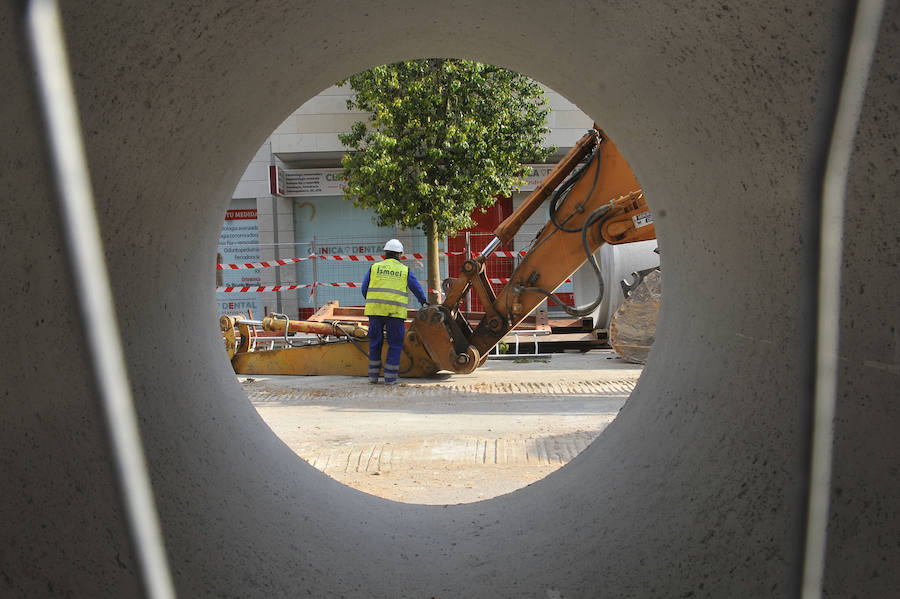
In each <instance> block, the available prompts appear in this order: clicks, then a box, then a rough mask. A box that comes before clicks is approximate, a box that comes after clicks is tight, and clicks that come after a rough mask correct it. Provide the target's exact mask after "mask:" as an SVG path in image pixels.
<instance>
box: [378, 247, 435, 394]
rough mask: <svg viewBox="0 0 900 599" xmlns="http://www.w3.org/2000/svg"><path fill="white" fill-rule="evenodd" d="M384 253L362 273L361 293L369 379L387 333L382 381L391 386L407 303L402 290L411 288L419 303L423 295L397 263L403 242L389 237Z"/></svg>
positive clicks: (403, 331)
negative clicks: (365, 324)
mask: <svg viewBox="0 0 900 599" xmlns="http://www.w3.org/2000/svg"><path fill="white" fill-rule="evenodd" d="M384 254H385V259H384V260H382V261H381V262H376V263H375V264H373V265H372V267H371V268H370V269H369V271H368V272H367V273H366V276H365V278H364V279H363V282H362V294H363V297H365V298H366V310H365V312H366V316H368V317H369V382H370V383H377V382H378V374H379V372H380V371H381V347H382V344H383V343H384V338H385V336H387V342H388V351H387V357H386V359H385V361H384V384H385V385H393V384H395V383H396V382H397V376H398V373H399V371H400V354H401V353H402V351H403V337H404V336H405V334H406V330H405V327H404V325H403V319H405V318H406V306H407V303H408V298H407V295H406V291H407V289H409V290H410V291H412V292H413V295H415V296H416V299H417V300H419V302H420V303H421V304H422V305H423V306H424V305H425V304H426V302H427V298H426V297H425V292H424V291H422V286H421V285H419V281H418V280H416V277H415V275H414V274H413V273H412V272H410V270H409V268H408V267H407V266H405V265H404V264H402V263H401V262H400V256H401V254H403V244H402V243H400V242H399V241H398V240H396V239H391V240H389V241H388V242H387V243H386V244H384Z"/></svg>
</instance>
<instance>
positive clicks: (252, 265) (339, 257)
mask: <svg viewBox="0 0 900 599" xmlns="http://www.w3.org/2000/svg"><path fill="white" fill-rule="evenodd" d="M526 253H527V252H524V251H522V252H509V251H497V252H494V253H493V254H491V256H493V257H494V258H513V257H515V256H525V254H526ZM441 254H442V255H444V256H461V255H463V254H465V252H441ZM476 255H477V254H475V253H473V254H472V257H473V258H474V257H475V256H476ZM315 258H318V259H319V260H336V261H338V262H341V261H346V262H378V261H379V260H383V259H384V256H378V255H369V254H310V255H309V256H306V257H304V258H281V259H278V260H267V261H264V262H244V263H243V264H216V270H243V269H248V270H255V269H259V268H274V267H278V266H286V265H288V264H296V263H297V262H303V261H304V260H311V259H315ZM400 259H401V260H424V259H425V256H424V255H423V254H405V255H403V256H402V257H401V258H400Z"/></svg>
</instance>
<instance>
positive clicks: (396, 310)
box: [365, 258, 409, 318]
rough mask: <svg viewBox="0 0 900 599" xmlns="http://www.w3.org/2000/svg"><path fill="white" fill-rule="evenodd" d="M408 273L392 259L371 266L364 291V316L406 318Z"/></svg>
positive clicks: (406, 268)
mask: <svg viewBox="0 0 900 599" xmlns="http://www.w3.org/2000/svg"><path fill="white" fill-rule="evenodd" d="M408 273H409V268H408V267H406V266H404V265H403V264H401V263H400V262H398V261H397V260H394V259H393V258H391V259H388V260H382V261H381V262H376V263H375V264H373V265H372V270H371V271H370V272H369V289H368V290H367V291H366V311H365V312H366V316H370V315H372V316H393V317H395V318H406V306H407V304H408V302H409V299H408V297H407V295H406V285H407V284H406V277H407V275H408Z"/></svg>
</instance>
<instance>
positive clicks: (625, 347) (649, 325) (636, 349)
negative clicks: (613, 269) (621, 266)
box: [609, 269, 662, 364]
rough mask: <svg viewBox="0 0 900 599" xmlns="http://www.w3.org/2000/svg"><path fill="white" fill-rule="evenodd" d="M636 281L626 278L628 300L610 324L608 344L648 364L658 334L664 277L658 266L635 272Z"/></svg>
mask: <svg viewBox="0 0 900 599" xmlns="http://www.w3.org/2000/svg"><path fill="white" fill-rule="evenodd" d="M632 277H634V278H635V279H636V282H635V283H633V284H632V285H629V284H628V283H627V282H625V281H623V284H622V290H623V291H624V292H625V301H624V302H623V303H622V305H621V306H619V309H618V310H616V312H615V314H613V317H612V320H611V321H610V324H609V344H610V345H611V346H612V348H613V349H614V350H616V353H617V354H619V356H621V358H622V359H623V360H625V361H627V362H632V363H635V364H645V363H646V362H647V356H648V355H649V353H650V347H651V346H652V345H653V341H654V339H655V338H656V323H657V321H658V319H659V301H660V297H661V294H662V278H661V273H660V271H659V270H658V269H650V270H649V271H645V272H642V273H632Z"/></svg>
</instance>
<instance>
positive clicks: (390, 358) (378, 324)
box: [369, 316, 406, 383]
mask: <svg viewBox="0 0 900 599" xmlns="http://www.w3.org/2000/svg"><path fill="white" fill-rule="evenodd" d="M405 336H406V329H405V327H404V326H403V319H402V318H394V317H392V316H369V378H372V379H377V378H378V373H379V371H380V370H381V347H382V345H383V344H384V339H385V337H387V342H388V351H387V357H386V358H385V361H384V380H385V382H388V383H390V382H393V381H396V380H397V375H398V372H399V370H400V354H401V353H402V352H403V338H404V337H405Z"/></svg>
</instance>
